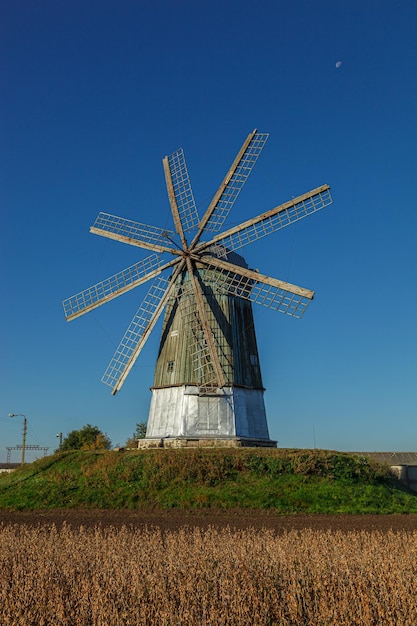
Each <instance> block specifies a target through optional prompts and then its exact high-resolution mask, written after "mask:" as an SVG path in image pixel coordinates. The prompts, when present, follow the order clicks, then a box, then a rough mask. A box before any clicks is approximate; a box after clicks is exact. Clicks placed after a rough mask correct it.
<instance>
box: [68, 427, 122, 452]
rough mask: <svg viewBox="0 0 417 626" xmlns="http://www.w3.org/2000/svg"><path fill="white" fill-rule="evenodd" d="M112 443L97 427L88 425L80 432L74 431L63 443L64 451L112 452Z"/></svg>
mask: <svg viewBox="0 0 417 626" xmlns="http://www.w3.org/2000/svg"><path fill="white" fill-rule="evenodd" d="M110 448H111V441H110V439H109V438H108V436H107V435H105V434H104V433H102V432H101V430H100V429H99V428H98V427H97V426H91V424H87V425H86V426H83V428H81V429H80V430H72V431H71V432H70V433H68V435H67V436H66V437H65V439H64V440H63V442H62V448H61V449H62V451H63V452H65V451H67V450H110Z"/></svg>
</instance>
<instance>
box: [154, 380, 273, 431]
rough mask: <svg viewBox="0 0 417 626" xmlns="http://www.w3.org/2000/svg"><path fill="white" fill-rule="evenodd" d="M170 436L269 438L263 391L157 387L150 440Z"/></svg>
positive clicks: (228, 388)
mask: <svg viewBox="0 0 417 626" xmlns="http://www.w3.org/2000/svg"><path fill="white" fill-rule="evenodd" d="M166 437H193V438H203V439H204V438H207V437H216V438H217V437H221V438H225V437H226V438H227V437H244V438H250V439H264V440H268V441H269V432H268V425H267V421H266V414H265V404H264V398H263V390H261V389H244V388H240V387H224V388H223V389H218V390H217V393H216V394H205V395H200V394H199V389H198V387H192V386H189V385H182V386H178V387H164V388H161V389H153V390H152V400H151V406H150V410H149V419H148V428H147V431H146V439H148V438H152V439H155V438H156V439H158V438H166Z"/></svg>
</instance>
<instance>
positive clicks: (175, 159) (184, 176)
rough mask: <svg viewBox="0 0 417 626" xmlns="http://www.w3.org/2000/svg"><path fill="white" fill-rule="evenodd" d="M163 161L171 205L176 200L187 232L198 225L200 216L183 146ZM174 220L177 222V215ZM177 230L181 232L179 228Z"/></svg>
mask: <svg viewBox="0 0 417 626" xmlns="http://www.w3.org/2000/svg"><path fill="white" fill-rule="evenodd" d="M163 163H164V172H165V179H166V181H167V188H168V196H169V201H170V204H171V207H172V203H173V201H174V202H175V206H176V207H177V212H178V219H180V221H181V225H182V228H183V230H184V232H187V231H189V230H192V229H193V228H196V227H197V225H198V222H199V221H200V218H199V215H198V212H197V207H196V204H195V200H194V195H193V191H192V189H191V183H190V178H189V176H188V170H187V165H186V163H185V157H184V151H183V150H182V148H180V149H179V150H177V151H176V152H174V153H173V154H171V155H170V156H167V157H165V159H164V160H163ZM167 174H168V176H167ZM174 222H176V218H175V216H174ZM177 232H178V233H180V231H179V230H178V229H177Z"/></svg>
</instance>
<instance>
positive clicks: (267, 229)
mask: <svg viewBox="0 0 417 626" xmlns="http://www.w3.org/2000/svg"><path fill="white" fill-rule="evenodd" d="M331 203H332V198H331V195H330V187H329V185H322V186H321V187H317V189H313V190H312V191H309V192H308V193H305V194H303V195H302V196H298V197H297V198H294V199H293V200H290V201H289V202H286V203H285V204H281V205H279V206H277V207H275V208H274V209H271V210H270V211H267V212H266V213H261V215H258V216H257V217H254V218H252V219H250V220H247V221H246V222H243V223H242V224H239V226H235V227H234V228H230V229H229V230H226V231H225V232H223V233H220V234H219V235H216V236H215V237H213V239H212V240H211V241H208V242H205V243H202V244H200V245H199V246H197V247H196V248H195V249H194V252H196V253H199V252H201V251H202V250H204V249H205V248H208V247H209V246H211V245H213V244H215V243H221V245H222V246H224V247H225V248H226V249H228V250H229V251H230V250H238V249H239V248H243V246H246V245H247V244H249V243H252V242H253V241H257V240H258V239H260V238H262V237H265V236H266V235H270V234H271V233H274V232H276V231H277V230H280V229H281V228H285V226H288V225H289V224H292V223H293V222H296V221H298V220H300V219H302V218H304V217H307V216H308V215H311V214H312V213H316V212H317V211H319V210H320V209H323V208H324V207H326V206H328V205H329V204H331Z"/></svg>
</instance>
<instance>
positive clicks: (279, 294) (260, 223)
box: [63, 130, 332, 446]
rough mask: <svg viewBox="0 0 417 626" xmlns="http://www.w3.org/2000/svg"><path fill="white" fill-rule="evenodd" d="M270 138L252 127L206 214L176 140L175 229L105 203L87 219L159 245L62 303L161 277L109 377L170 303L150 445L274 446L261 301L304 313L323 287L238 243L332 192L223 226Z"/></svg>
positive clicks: (89, 301)
mask: <svg viewBox="0 0 417 626" xmlns="http://www.w3.org/2000/svg"><path fill="white" fill-rule="evenodd" d="M267 139H268V135H267V134H263V133H258V132H257V130H254V131H253V132H252V133H250V134H249V135H248V137H247V138H246V140H245V141H244V143H243V145H242V147H241V149H240V150H239V152H238V154H237V156H236V158H235V160H234V161H233V163H232V165H231V167H230V169H229V171H228V172H227V174H226V176H225V178H224V180H223V181H222V183H221V185H220V187H219V188H218V190H217V192H216V194H215V195H214V197H213V199H212V200H211V202H210V203H209V205H208V207H207V209H206V211H205V212H204V215H203V216H202V217H200V216H199V214H198V211H197V206H196V203H195V200H194V196H193V192H192V188H191V184H190V179H189V175H188V171H187V166H186V162H185V157H184V153H183V150H182V149H179V150H177V151H176V152H174V153H173V154H171V155H170V156H167V157H165V158H164V159H163V167H164V173H165V180H166V186H167V191H168V198H169V202H170V206H171V212H172V216H173V222H174V229H173V230H165V229H163V228H159V227H156V226H150V225H145V224H141V223H138V222H135V221H132V220H129V219H125V218H122V217H117V216H115V215H110V214H108V213H99V215H98V217H97V219H96V221H95V223H94V225H93V226H92V227H91V229H90V232H92V233H93V234H96V235H100V236H103V237H108V238H110V239H115V240H116V241H119V242H122V243H125V244H128V245H132V246H137V247H139V248H143V249H145V250H147V251H151V254H150V255H149V256H147V257H145V258H144V259H142V260H141V261H139V262H137V263H135V264H134V265H132V266H130V267H128V268H126V269H124V270H122V271H121V272H118V273H117V274H115V275H113V276H111V277H110V278H107V279H105V280H103V281H102V282H100V283H97V284H96V285H93V286H92V287H90V288H88V289H85V290H84V291H81V292H80V293H77V294H75V295H74V296H72V297H70V298H68V299H67V300H65V301H64V302H63V305H64V311H65V315H66V318H67V321H70V320H73V319H75V318H77V317H79V316H80V315H83V314H85V313H88V312H89V311H91V310H93V309H95V308H97V307H99V306H101V305H102V304H104V303H106V302H109V301H110V300H112V299H114V298H117V297H118V296H120V295H121V294H123V293H125V292H127V291H129V290H130V289H134V288H135V287H138V286H139V285H142V284H143V283H146V282H148V281H152V282H151V286H150V288H149V290H148V292H147V294H146V296H145V298H144V300H143V302H142V304H141V305H140V307H139V309H138V310H137V312H136V314H135V316H134V317H133V320H132V322H131V324H130V325H129V327H128V329H127V331H126V333H125V335H124V336H123V338H122V340H121V342H120V344H119V346H118V348H117V349H116V351H115V353H114V355H113V358H112V359H111V361H110V363H109V365H108V367H107V369H106V371H105V373H104V375H103V378H102V381H103V382H104V383H105V384H107V385H109V386H110V387H111V389H112V393H113V394H115V393H117V392H118V391H120V389H121V387H122V385H123V383H124V381H125V380H126V377H127V376H128V374H129V372H130V371H131V369H132V367H133V365H134V364H135V362H136V360H137V358H138V356H139V354H140V352H141V350H142V349H143V347H144V345H145V343H146V341H147V339H148V338H149V336H150V334H151V332H152V330H153V329H154V327H155V324H156V323H157V321H158V319H159V317H160V316H161V314H162V312H163V311H165V314H164V321H163V327H162V336H161V342H160V348H159V354H158V358H157V363H156V368H155V377H154V385H153V387H152V399H151V406H150V412H149V419H148V428H147V433H146V438H145V441H144V443H145V442H146V443H145V445H149V446H151V445H165V446H167V445H187V442H188V445H192V443H191V442H194V445H195V442H196V441H197V442H198V443H199V445H200V444H202V442H204V443H205V444H206V445H215V444H219V442H221V443H223V444H224V443H225V442H227V445H263V446H274V445H276V442H273V441H271V440H270V439H269V433H268V426H267V421H266V414H265V405H264V399H263V393H264V388H263V384H262V377H261V370H260V366H259V357H258V350H257V344H256V335H255V330H254V324H253V314H252V303H253V302H255V303H257V304H261V305H263V306H266V307H269V308H271V309H274V310H277V311H279V312H281V313H285V314H287V315H290V316H293V317H296V318H300V317H301V316H302V315H303V313H304V311H305V309H306V307H307V306H308V304H309V303H310V301H311V300H312V299H313V296H314V292H313V291H310V290H308V289H304V288H302V287H297V286H296V285H292V284H290V283H288V282H284V281H282V280H278V279H276V278H271V277H269V276H266V275H264V274H261V273H259V272H258V271H257V270H256V271H255V270H252V269H250V268H249V267H248V265H247V263H246V262H245V260H244V258H243V257H242V256H240V254H238V253H237V252H236V251H237V250H240V249H241V248H243V247H244V246H246V245H248V244H250V243H252V242H254V241H256V240H258V239H260V238H262V237H265V236H267V235H270V234H271V233H274V232H276V231H277V230H279V229H281V228H284V227H285V226H288V225H289V224H292V223H293V222H296V221H298V220H300V219H302V218H304V217H307V216H308V215H310V214H312V213H315V212H316V211H318V210H320V209H322V208H324V207H325V206H327V205H329V204H330V203H331V202H332V199H331V196H330V188H329V186H328V185H322V186H321V187H318V188H316V189H313V190H312V191H310V192H308V193H305V194H303V195H301V196H299V197H297V198H293V199H291V200H290V201H289V202H286V203H285V204H281V205H279V206H277V207H275V208H273V209H271V210H269V211H267V212H265V213H262V214H260V215H258V216H257V217H254V218H252V219H250V220H247V221H245V222H243V223H241V224H240V225H238V226H234V227H232V228H229V229H227V230H223V232H220V231H221V229H222V227H223V225H224V222H225V220H226V218H227V217H228V215H229V212H230V210H231V209H232V207H233V205H234V203H235V201H236V199H237V197H238V195H239V193H240V191H241V190H242V188H243V186H244V184H245V182H246V180H247V179H248V177H249V175H250V173H251V171H252V169H253V167H254V165H255V163H256V161H257V159H258V157H259V155H260V153H261V151H262V149H263V147H264V145H265V143H266V141H267ZM208 233H210V235H209V236H208V235H207V234H208ZM167 273H168V276H167V275H166V274H167ZM174 441H175V442H176V444H173V443H172V442H174ZM181 442H182V443H181Z"/></svg>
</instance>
